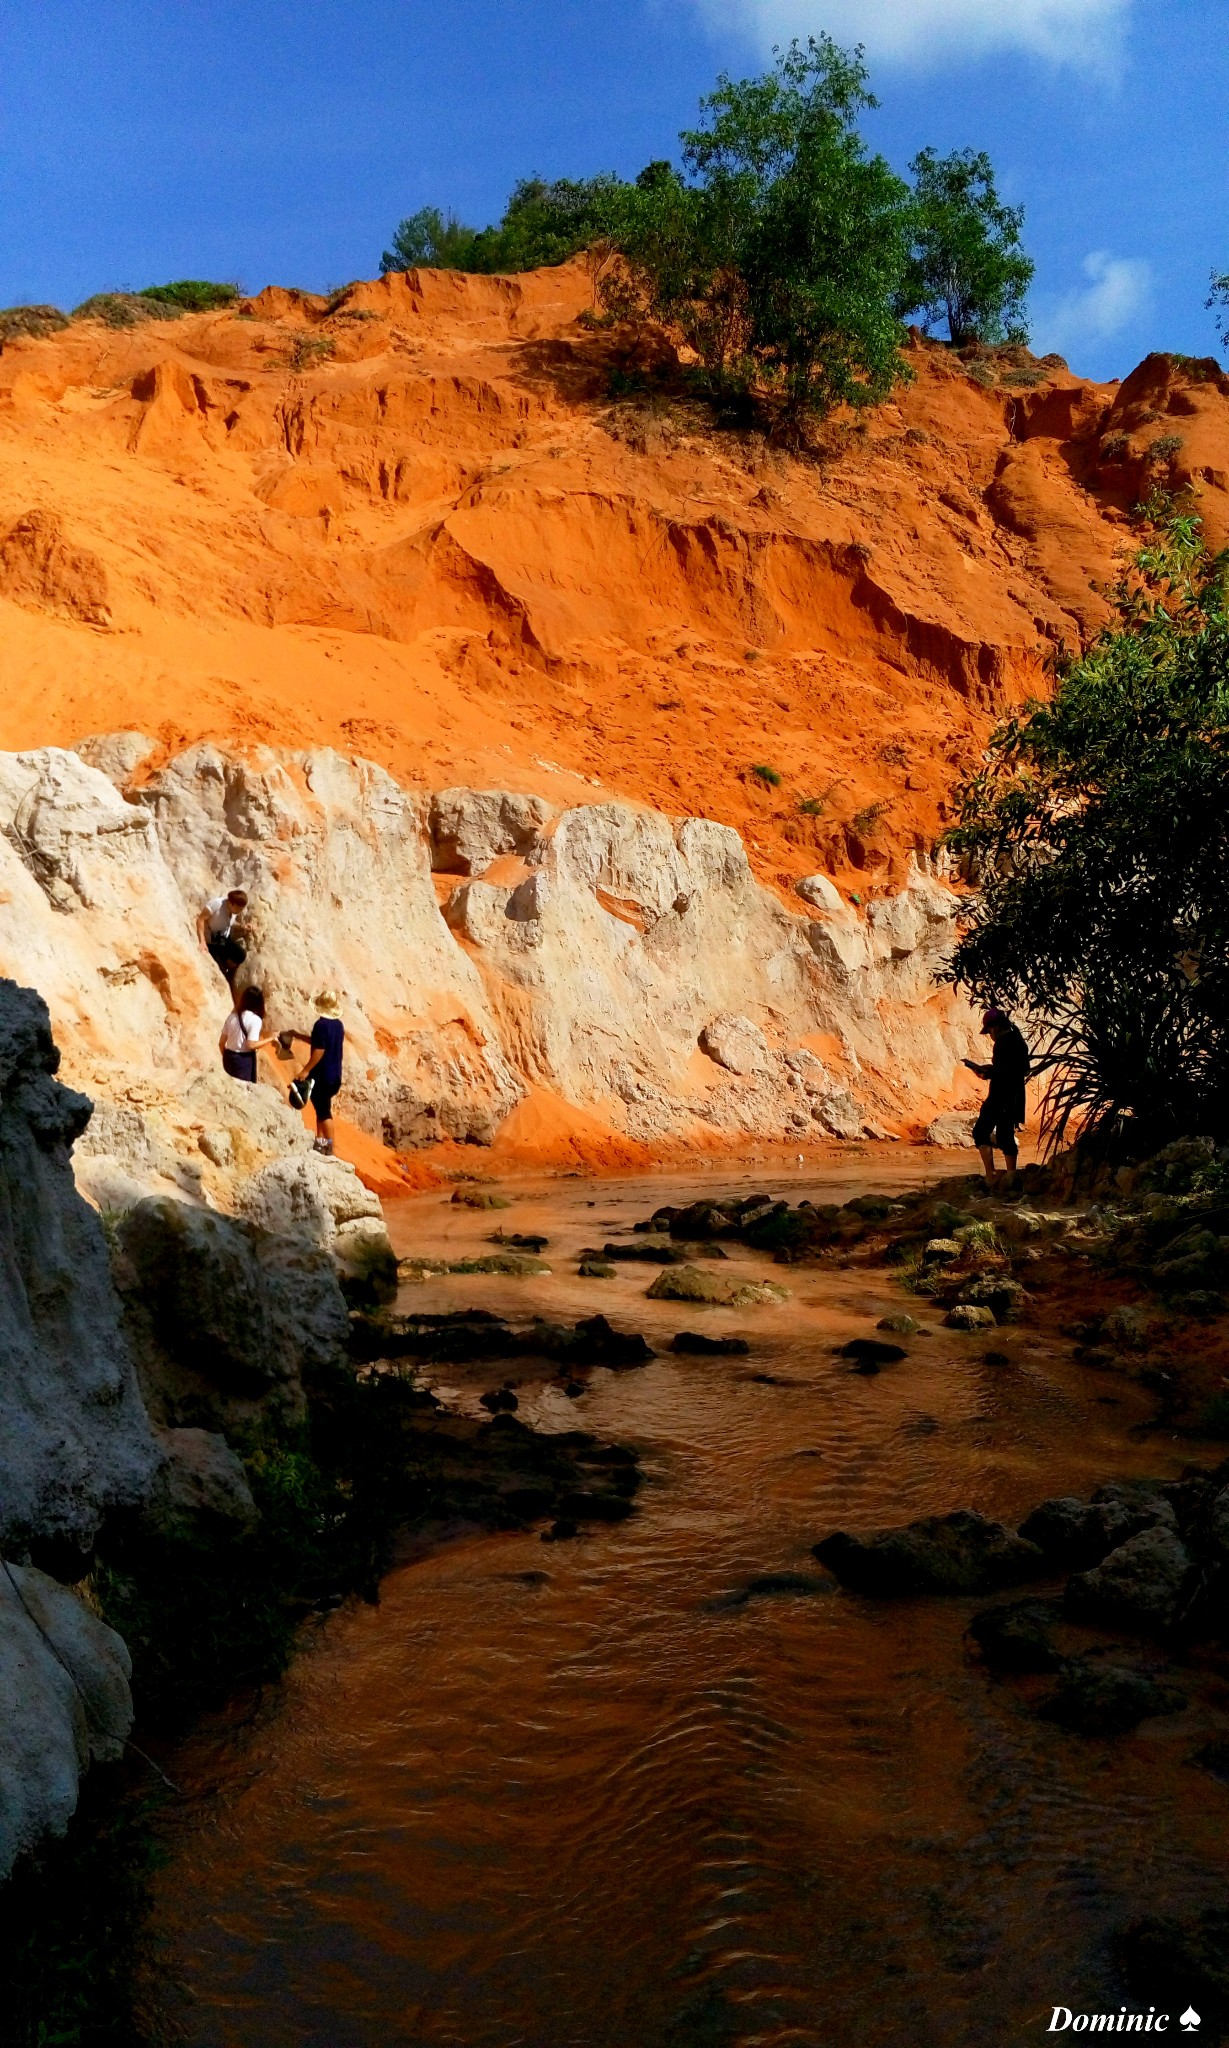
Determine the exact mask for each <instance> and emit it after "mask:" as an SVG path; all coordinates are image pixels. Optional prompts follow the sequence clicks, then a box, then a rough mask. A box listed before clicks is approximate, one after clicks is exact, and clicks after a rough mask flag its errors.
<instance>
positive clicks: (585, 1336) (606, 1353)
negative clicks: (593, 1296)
mask: <svg viewBox="0 0 1229 2048" xmlns="http://www.w3.org/2000/svg"><path fill="white" fill-rule="evenodd" d="M573 1345H574V1348H575V1350H576V1352H577V1353H578V1354H579V1356H580V1358H581V1359H583V1362H584V1363H585V1364H586V1365H605V1366H608V1367H609V1368H610V1369H611V1371H613V1372H627V1371H630V1369H631V1368H632V1367H633V1366H637V1365H647V1364H648V1362H649V1360H650V1359H651V1358H656V1356H657V1353H656V1352H655V1351H654V1349H653V1347H652V1345H651V1344H649V1343H648V1342H647V1341H646V1340H645V1338H643V1337H642V1336H641V1335H640V1333H639V1331H631V1332H628V1331H624V1330H616V1329H613V1328H612V1327H611V1325H610V1324H609V1323H608V1322H607V1320H606V1318H605V1316H585V1317H583V1318H582V1320H581V1321H580V1322H579V1323H577V1325H576V1331H575V1336H574V1339H573ZM571 1348H572V1347H569V1349H571Z"/></svg>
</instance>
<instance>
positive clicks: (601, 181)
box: [382, 35, 1032, 420]
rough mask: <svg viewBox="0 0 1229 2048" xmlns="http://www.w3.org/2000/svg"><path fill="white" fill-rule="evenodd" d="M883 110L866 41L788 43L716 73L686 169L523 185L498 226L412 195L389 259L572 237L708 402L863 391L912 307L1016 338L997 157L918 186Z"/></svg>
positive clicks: (952, 161)
mask: <svg viewBox="0 0 1229 2048" xmlns="http://www.w3.org/2000/svg"><path fill="white" fill-rule="evenodd" d="M876 104H877V102H876V101H875V99H874V97H873V95H872V94H871V92H870V89H869V79H868V73H867V69H866V65H865V63H864V61H863V54H862V50H861V48H857V49H853V50H844V49H841V48H840V47H839V46H838V45H837V44H836V43H835V42H833V40H832V38H831V37H830V36H824V35H821V36H819V37H810V38H808V40H807V41H806V43H805V44H803V43H799V42H794V43H791V44H790V46H789V48H788V50H786V51H785V52H783V53H782V52H778V53H777V56H776V61H775V63H774V64H773V66H772V68H771V69H770V70H768V71H765V72H763V73H762V74H761V75H760V76H758V77H755V78H744V79H738V80H736V79H731V78H729V77H728V76H725V75H723V76H722V77H720V78H719V79H718V81H717V84H716V86H715V87H714V89H713V91H712V92H711V93H709V94H708V95H707V97H706V98H705V99H703V100H702V101H701V103H700V119H699V122H698V124H697V126H696V127H694V128H689V129H684V131H683V132H682V134H681V136H680V138H679V139H680V142H681V144H682V162H681V165H680V166H679V167H676V166H675V165H673V164H671V163H668V162H665V161H663V160H659V161H657V162H654V163H651V164H649V165H648V166H647V167H646V168H645V169H644V170H643V171H642V172H641V173H640V176H639V177H638V178H637V179H636V180H635V181H634V182H633V183H627V182H625V181H623V180H622V179H619V178H616V177H614V176H612V175H603V176H599V177H595V178H588V179H581V180H572V179H566V178H564V179H557V180H555V181H554V182H553V183H547V182H545V181H544V180H542V179H540V178H530V179H526V180H524V181H523V182H522V183H521V184H519V185H518V186H517V187H516V189H515V191H514V192H513V194H512V196H511V198H510V200H509V201H508V205H507V208H506V210H505V212H504V216H503V219H502V220H501V221H500V223H499V225H498V227H488V228H481V229H475V228H469V227H466V226H465V225H464V223H462V222H461V221H459V220H457V219H456V218H455V216H453V215H451V214H449V215H444V214H442V213H440V211H439V210H438V209H437V208H434V207H424V208H423V209H422V210H421V211H420V212H419V213H416V214H412V215H410V217H409V218H408V219H406V220H403V221H402V222H401V224H400V226H399V227H398V229H397V232H396V234H395V235H394V237H393V241H392V245H391V247H390V248H389V249H387V250H386V251H385V253H384V257H383V266H382V267H383V268H384V269H385V270H396V269H406V268H412V267H413V266H414V265H416V264H436V265H439V266H441V267H446V268H454V269H465V270H476V271H497V270H524V269H530V268H533V267H536V266H537V265H539V264H550V263H559V262H563V261H565V260H566V259H567V258H568V257H570V256H573V255H575V254H577V253H578V252H580V251H581V250H584V251H586V252H587V253H588V255H589V259H590V271H591V275H592V277H593V280H594V287H595V297H596V292H597V286H598V283H599V280H601V281H602V291H601V295H602V298H603V300H604V303H605V305H606V307H607V309H608V311H610V312H611V313H613V314H616V315H619V316H622V317H635V318H639V319H641V320H653V321H658V322H661V323H662V324H664V325H666V326H668V327H670V328H672V329H673V330H674V331H675V333H676V334H677V335H678V336H679V337H680V338H681V340H682V341H683V342H684V343H685V344H686V345H687V346H688V347H690V348H691V349H693V350H694V351H695V353H696V355H697V356H698V358H699V363H700V370H701V376H702V381H703V387H704V388H705V389H706V390H707V392H708V393H709V395H710V396H712V397H713V398H715V399H717V400H719V401H722V402H729V401H730V400H732V399H734V398H736V397H742V396H745V395H746V394H748V393H749V392H751V391H754V392H756V393H757V394H759V396H760V397H761V398H763V399H767V400H768V401H769V402H770V403H772V404H773V405H775V406H776V407H777V409H778V412H779V414H780V415H781V416H782V417H784V418H785V419H794V420H796V419H798V418H799V417H800V416H801V415H803V414H807V413H812V414H822V413H824V412H826V411H828V410H829V409H830V408H831V407H832V406H834V405H836V404H841V403H844V404H849V405H854V406H859V405H866V404H870V403H874V402H876V401H878V400H880V399H882V398H883V397H885V396H886V394H887V392H888V391H889V390H890V388H891V385H892V383H893V381H894V379H895V378H896V377H898V376H899V375H901V374H902V373H903V367H904V366H903V362H902V358H901V354H900V349H901V345H902V342H903V340H904V330H903V327H902V324H901V323H902V319H903V318H904V317H905V316H906V315H907V314H909V313H911V312H920V313H921V315H922V317H923V319H924V320H925V322H926V323H927V325H929V324H930V323H931V322H932V321H933V320H934V319H936V318H938V317H939V316H940V315H943V316H945V317H946V319H947V322H948V330H949V335H950V338H951V340H952V341H953V342H954V343H957V344H959V343H962V342H965V341H967V340H969V339H971V338H973V339H981V340H987V341H990V340H997V339H1002V338H1008V339H1017V338H1020V337H1021V336H1022V334H1023V329H1022V327H1021V325H1020V320H1021V312H1022V307H1023V301H1024V295H1025V293H1026V291H1027V288H1028V284H1029V281H1030V279H1031V277H1032V264H1031V263H1030V262H1029V260H1028V258H1027V256H1025V255H1024V253H1023V250H1022V248H1021V246H1020V227H1021V222H1022V218H1023V216H1022V212H1021V210H1020V209H1019V208H1013V207H1008V206H1004V205H1002V204H1001V202H1000V200H999V197H998V193H997V191H996V188H995V182H994V172H993V168H992V166H991V164H990V160H989V158H988V157H987V156H985V155H984V154H975V153H974V152H973V151H972V150H964V151H959V152H957V153H956V154H955V155H952V156H948V157H943V158H940V157H939V156H937V155H936V153H935V152H934V151H933V150H923V151H922V152H921V154H920V155H919V156H918V157H916V158H915V160H914V163H913V172H914V176H915V180H916V184H915V188H914V189H912V190H911V188H910V187H909V185H908V184H907V183H906V182H905V181H904V180H903V179H902V178H900V177H898V176H897V175H896V173H895V172H894V171H893V170H892V169H891V167H890V165H889V164H888V163H887V162H886V161H885V160H884V158H883V157H882V156H877V155H873V154H872V153H871V152H870V151H869V150H868V148H867V146H866V143H865V141H864V140H863V138H862V135H861V134H860V132H859V127H858V123H859V120H860V119H861V117H862V115H863V114H864V113H865V112H866V111H867V110H868V109H870V108H873V107H874V106H875V105H876ZM616 257H618V258H620V259H621V260H620V261H619V262H617V263H616V262H615V261H614V259H615V258H616ZM603 273H604V276H603Z"/></svg>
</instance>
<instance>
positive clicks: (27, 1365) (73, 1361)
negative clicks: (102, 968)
mask: <svg viewBox="0 0 1229 2048" xmlns="http://www.w3.org/2000/svg"><path fill="white" fill-rule="evenodd" d="M58 1065H59V1056H58V1054H57V1051H56V1048H55V1045H54V1043H53V1041H52V1037H51V1031H50V1028H49V1025H48V1019H47V1010H46V1006H45V1005H44V1004H43V1003H42V1002H41V1001H40V999H39V997H38V996H36V995H35V994H34V993H33V992H32V991H31V990H29V989H22V988H17V987H15V986H14V985H13V983H11V982H0V1877H3V1876H5V1875H7V1873H8V1871H9V1869H10V1868H11V1866H12V1863H13V1861H14V1859H15V1857H16V1856H17V1855H19V1854H20V1853H21V1851H22V1850H23V1849H25V1848H27V1847H29V1846H30V1845H31V1844H32V1843H33V1842H35V1841H36V1840H38V1838H39V1837H40V1836H41V1835H43V1834H45V1833H46V1832H48V1831H49V1830H50V1831H55V1832H58V1831H61V1830H62V1829H63V1828H64V1826H65V1825H66V1823H67V1821H68V1819H69V1816H70V1815H71V1814H72V1812H73V1809H74V1807H75V1805H76V1799H77V1781H78V1777H79V1775H80V1773H81V1771H82V1770H83V1769H84V1768H85V1766H86V1764H87V1763H88V1762H89V1760H90V1758H91V1757H113V1756H116V1755H118V1754H119V1750H120V1747H121V1745H122V1743H123V1741H124V1738H125V1737H126V1736H127V1733H128V1729H129V1727H130V1725H131V1721H132V1701H131V1699H130V1697H129V1692H128V1677H129V1670H130V1667H129V1663H128V1658H127V1652H126V1651H125V1649H124V1645H123V1643H122V1642H121V1641H120V1639H119V1637H118V1636H117V1635H115V1634H114V1632H113V1631H112V1630H111V1629H109V1628H106V1627H104V1625H103V1624H102V1623H101V1622H100V1621H99V1620H97V1619H96V1617H95V1616H94V1615H92V1614H90V1613H89V1612H88V1611H87V1610H86V1608H85V1607H83V1606H82V1604H81V1603H80V1601H79V1600H77V1599H76V1598H75V1596H74V1595H73V1594H72V1593H71V1592H69V1591H68V1590H67V1588H66V1587H64V1586H62V1585H58V1584H57V1583H56V1580H55V1579H54V1578H52V1577H49V1576H48V1575H47V1573H46V1572H45V1571H43V1570H41V1569H38V1568H36V1564H35V1563H34V1562H32V1561H31V1560H36V1561H37V1564H41V1565H46V1566H48V1567H49V1568H50V1569H51V1570H52V1571H54V1572H56V1573H58V1574H60V1575H62V1576H64V1577H71V1578H74V1579H76V1578H79V1577H80V1576H81V1573H82V1570H83V1569H84V1568H85V1565H86V1563H87V1561H88V1558H89V1554H90V1552H91V1551H92V1549H93V1546H94V1543H95V1540H96V1538H97V1536H98V1533H99V1529H100V1527H101V1525H102V1522H103V1518H104V1516H105V1515H106V1514H108V1513H109V1512H111V1511H113V1510H115V1509H133V1508H136V1507H137V1506H138V1505H139V1504H140V1503H141V1501H142V1500H143V1499H144V1497H145V1495H146V1493H147V1492H148V1490H149V1487H150V1484H151V1481H152V1480H153V1478H154V1475H155V1473H156V1471H157V1469H158V1466H159V1463H160V1460H161V1455H162V1454H161V1452H160V1450H159V1448H158V1447H157V1445H156V1444H155V1441H154V1437H153V1432H152V1431H151V1429H150V1425H149V1421H148V1418H147V1416H146V1413H145V1410H144V1408H143V1406H142V1403H141V1398H140V1393H139V1391H138V1387H137V1381H136V1376H135V1374H134V1372H133V1367H132V1361H131V1358H130V1356H129V1354H128V1350H127V1347H126V1344H125V1341H124V1336H123V1331H122V1328H121V1323H120V1313H119V1306H118V1303H117V1302H116V1299H115V1295H114V1292H113V1289H112V1286H111V1279H110V1273H109V1268H108V1259H107V1246H106V1242H105V1239H104V1236H103V1232H102V1227H101V1225H100V1223H99V1220H98V1217H97V1216H96V1215H95V1214H94V1212H93V1210H92V1209H91V1208H90V1207H89V1205H88V1203H86V1202H85V1201H84V1200H83V1199H82V1197H81V1196H80V1194H79V1193H78V1192H77V1189H76V1187H75V1186H74V1184H73V1176H72V1166H71V1162H70V1157H69V1152H70V1147H71V1145H72V1142H73V1140H74V1138H76V1137H77V1136H78V1134H79V1133H80V1131H81V1130H82V1129H83V1127H84V1125H85V1123H86V1119H87V1118H88V1116H89V1114H90V1105H89V1102H88V1101H87V1100H86V1099H85V1097H84V1096H81V1095H78V1094H76V1093H75V1092H74V1091H73V1090H72V1089H69V1088H65V1087H63V1086H62V1085H61V1084H60V1082H59V1081H58V1080H57V1079H56V1078H55V1077H56V1070H57V1067H58Z"/></svg>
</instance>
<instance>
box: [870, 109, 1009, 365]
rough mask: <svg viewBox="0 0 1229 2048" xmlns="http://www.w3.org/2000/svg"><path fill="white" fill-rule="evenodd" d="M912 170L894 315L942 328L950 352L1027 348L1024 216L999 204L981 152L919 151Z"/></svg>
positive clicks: (989, 165)
mask: <svg viewBox="0 0 1229 2048" xmlns="http://www.w3.org/2000/svg"><path fill="white" fill-rule="evenodd" d="M909 168H910V170H911V171H912V172H913V178H914V187H913V208H912V218H911V224H910V239H911V247H910V254H909V262H908V267H907V269H906V271H905V276H904V281H903V283H902V284H901V286H900V288H899V290H898V291H897V293H896V296H895V301H894V305H895V310H896V312H897V313H898V314H899V315H900V317H901V318H902V319H908V317H909V315H910V314H916V315H919V316H920V318H921V323H922V325H923V327H925V328H926V329H927V330H929V329H930V327H931V326H932V325H933V323H934V322H935V321H936V320H939V319H943V320H946V322H947V331H948V338H949V340H950V341H951V343H952V345H953V347H955V348H960V347H962V346H964V345H965V344H966V343H968V342H972V341H986V342H997V341H1009V342H1022V341H1027V339H1028V330H1027V328H1026V327H1025V325H1024V300H1025V296H1026V294H1027V292H1028V288H1029V285H1030V284H1031V283H1032V280H1033V268H1034V266H1033V263H1032V262H1031V260H1030V258H1029V257H1028V256H1026V255H1025V253H1024V249H1023V247H1022V245H1021V242H1020V229H1021V227H1022V226H1023V224H1024V208H1023V207H1022V206H1004V205H1003V204H1002V202H1001V200H1000V199H999V195H998V190H997V187H996V185H995V181H994V166H993V165H992V163H991V162H990V159H989V157H988V156H987V155H986V154H985V153H984V151H981V152H976V153H975V152H974V151H973V150H971V149H958V150H953V152H952V154H951V155H950V156H944V157H941V156H939V155H938V154H937V153H936V151H934V150H933V149H923V150H920V151H919V153H918V154H917V156H915V157H914V159H913V162H912V163H911V164H910V166H909Z"/></svg>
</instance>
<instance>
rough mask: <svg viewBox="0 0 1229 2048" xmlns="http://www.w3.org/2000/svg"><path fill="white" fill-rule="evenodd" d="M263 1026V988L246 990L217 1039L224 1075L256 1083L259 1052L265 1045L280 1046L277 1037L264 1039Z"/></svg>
mask: <svg viewBox="0 0 1229 2048" xmlns="http://www.w3.org/2000/svg"><path fill="white" fill-rule="evenodd" d="M264 1023H265V998H264V991H263V989H259V988H245V989H244V991H243V994H242V995H241V996H240V997H239V998H238V1000H237V1001H236V1003H235V1007H234V1009H233V1010H232V1011H231V1013H230V1016H229V1017H228V1018H227V1019H226V1022H225V1024H224V1025H223V1026H222V1035H221V1037H220V1038H219V1039H218V1051H219V1052H220V1053H221V1055H222V1069H223V1072H224V1073H227V1074H229V1075H230V1076H231V1079H232V1080H234V1081H254V1080H255V1079H256V1055H257V1053H258V1052H259V1051H260V1050H261V1048H262V1047H263V1046H266V1045H276V1044H277V1040H276V1038H274V1037H271V1036H270V1037H268V1038H266V1037H264V1036H263V1032H264Z"/></svg>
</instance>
